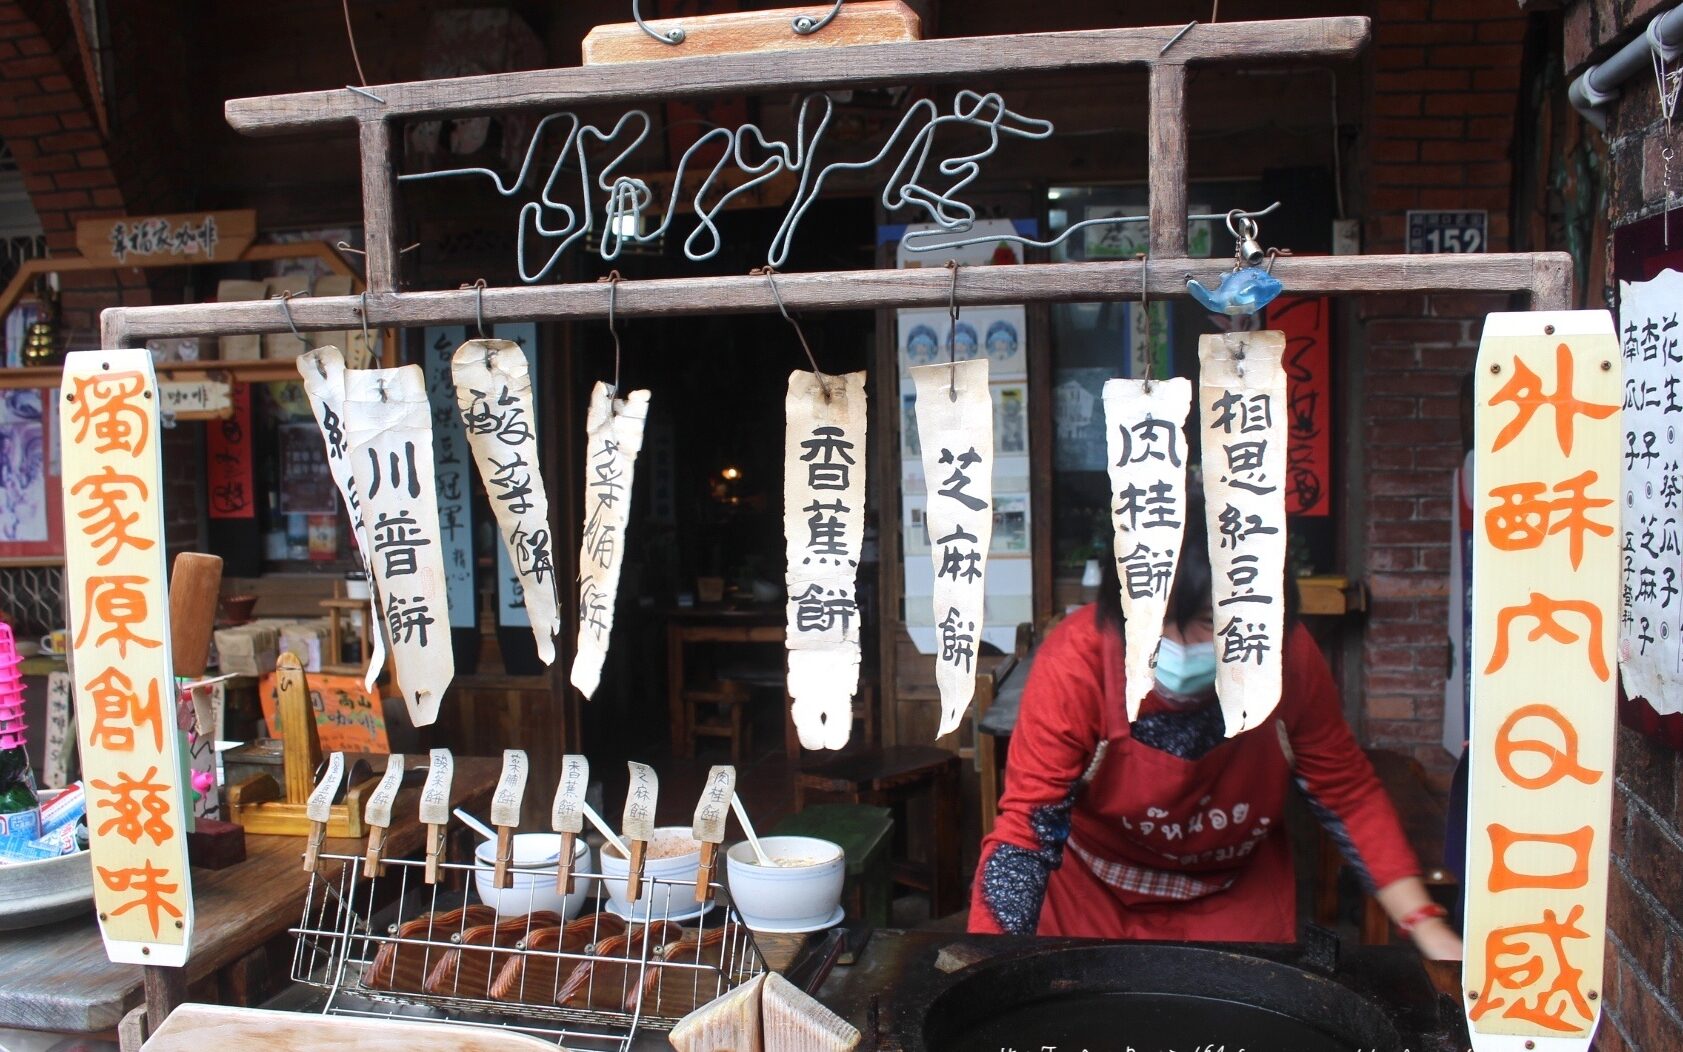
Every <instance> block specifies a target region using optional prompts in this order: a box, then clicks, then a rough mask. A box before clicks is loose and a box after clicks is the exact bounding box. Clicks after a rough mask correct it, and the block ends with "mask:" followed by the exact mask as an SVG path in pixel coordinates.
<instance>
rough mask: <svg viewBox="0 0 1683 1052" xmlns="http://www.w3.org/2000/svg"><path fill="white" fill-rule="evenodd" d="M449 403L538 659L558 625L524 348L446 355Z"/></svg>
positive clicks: (547, 656) (471, 348)
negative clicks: (451, 384)
mask: <svg viewBox="0 0 1683 1052" xmlns="http://www.w3.org/2000/svg"><path fill="white" fill-rule="evenodd" d="M451 368H452V371H453V373H454V376H455V381H456V407H457V409H459V410H460V412H461V419H462V426H463V427H464V428H466V429H467V436H468V445H469V447H471V448H472V449H473V459H474V463H476V464H478V465H479V477H480V478H481V479H483V480H484V482H485V498H486V500H487V501H488V502H489V503H490V505H491V510H492V511H493V512H494V513H495V514H496V517H497V528H498V529H499V530H501V531H502V536H503V546H504V547H505V548H507V549H508V555H509V559H510V560H511V561H512V562H513V564H514V573H515V576H517V577H518V578H519V579H520V595H521V599H522V601H523V603H524V604H525V608H526V615H527V617H528V619H529V620H530V621H531V625H532V636H533V638H534V639H536V640H537V644H538V656H539V657H541V658H542V659H543V662H544V664H546V665H548V664H552V663H553V662H554V661H555V634H556V633H557V632H559V631H560V630H561V614H560V611H559V609H558V605H559V602H560V600H559V598H558V595H557V592H556V587H555V557H554V539H553V538H552V537H551V536H550V532H549V497H548V495H547V494H546V493H545V491H544V485H543V474H542V472H540V471H539V470H538V436H537V429H536V428H535V427H534V426H533V421H534V420H535V418H536V416H535V413H534V412H533V407H532V380H531V376H530V375H529V372H528V368H527V364H526V354H525V352H524V351H522V350H521V349H520V345H519V344H517V343H513V342H511V341H509V340H469V341H468V342H466V343H464V344H462V345H461V347H459V348H457V350H456V354H455V357H454V358H452V359H451Z"/></svg>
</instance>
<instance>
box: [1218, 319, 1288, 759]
mask: <svg viewBox="0 0 1683 1052" xmlns="http://www.w3.org/2000/svg"><path fill="white" fill-rule="evenodd" d="M1285 346H1286V339H1285V334H1284V333H1280V332H1273V331H1265V332H1240V333H1222V334H1217V335H1211V336H1201V337H1199V339H1198V363H1199V369H1198V403H1199V410H1200V415H1201V417H1202V425H1203V447H1202V448H1203V453H1204V457H1203V459H1204V518H1205V527H1206V530H1207V532H1208V534H1209V544H1210V569H1211V573H1212V576H1213V580H1212V582H1211V589H1210V591H1211V600H1212V602H1213V604H1214V607H1215V633H1216V635H1215V645H1216V696H1217V697H1218V698H1220V699H1221V713H1222V716H1223V717H1224V718H1225V720H1226V723H1227V736H1228V737H1229V738H1231V737H1233V736H1234V735H1236V734H1238V733H1240V732H1241V731H1245V730H1249V729H1250V728H1252V727H1255V726H1258V725H1260V724H1261V723H1262V721H1263V720H1265V719H1267V718H1268V714H1269V713H1271V712H1273V711H1274V706H1276V705H1278V704H1279V703H1280V670H1281V668H1282V662H1281V659H1280V658H1281V651H1282V650H1283V649H1284V647H1285V644H1286V639H1285V625H1286V602H1285V595H1284V594H1283V589H1284V588H1285V583H1286V577H1285V574H1286V491H1285V481H1286V443H1287V441H1288V437H1289V436H1288V433H1287V432H1288V426H1287V425H1288V423H1289V421H1288V420H1287V418H1286V416H1287V414H1286V373H1285V370H1284V369H1282V368H1281V366H1280V358H1281V356H1282V355H1283V354H1284V352H1285Z"/></svg>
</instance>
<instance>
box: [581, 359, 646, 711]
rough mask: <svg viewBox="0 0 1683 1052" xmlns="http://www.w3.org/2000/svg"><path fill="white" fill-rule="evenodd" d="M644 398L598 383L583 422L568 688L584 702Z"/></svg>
mask: <svg viewBox="0 0 1683 1052" xmlns="http://www.w3.org/2000/svg"><path fill="white" fill-rule="evenodd" d="M648 416H649V392H647V391H633V392H631V395H630V397H628V398H625V399H618V398H615V397H614V396H613V388H612V387H610V386H608V385H607V384H604V383H598V384H597V385H596V387H595V389H594V390H592V391H591V392H590V412H589V414H588V416H587V417H586V419H585V448H584V542H583V544H581V545H580V546H579V606H578V611H579V645H578V653H577V654H576V655H575V656H574V657H573V669H572V683H573V686H575V687H577V688H578V690H579V693H580V694H583V695H584V696H585V697H586V698H589V697H590V696H591V695H592V694H595V693H596V688H597V686H598V685H599V684H600V683H601V682H602V662H603V661H604V660H606V658H607V656H608V636H609V634H610V633H611V632H612V631H613V627H614V599H615V597H617V596H618V595H619V569H620V564H621V563H623V562H624V561H625V524H626V521H627V520H628V519H629V518H630V515H631V479H632V474H633V472H634V471H635V469H636V466H637V453H638V451H639V450H641V449H642V448H643V423H644V421H645V420H647V419H648Z"/></svg>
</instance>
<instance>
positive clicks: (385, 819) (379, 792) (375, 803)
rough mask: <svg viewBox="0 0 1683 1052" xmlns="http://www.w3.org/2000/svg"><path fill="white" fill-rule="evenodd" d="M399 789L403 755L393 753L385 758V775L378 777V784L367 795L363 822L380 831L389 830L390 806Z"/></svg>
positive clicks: (401, 783) (401, 785) (400, 786)
mask: <svg viewBox="0 0 1683 1052" xmlns="http://www.w3.org/2000/svg"><path fill="white" fill-rule="evenodd" d="M401 788H403V754H402V753H400V752H394V753H392V754H391V755H390V756H388V757H386V773H385V774H383V775H381V776H380V783H379V784H378V785H376V786H375V787H374V791H373V792H372V793H370V794H369V795H368V806H367V807H364V808H363V810H362V817H363V820H364V821H366V822H367V823H368V824H369V825H371V826H377V827H379V828H381V829H389V828H391V824H392V804H393V803H395V802H396V801H397V792H398V790H399V789H401Z"/></svg>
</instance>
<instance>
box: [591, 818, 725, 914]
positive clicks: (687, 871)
mask: <svg viewBox="0 0 1683 1052" xmlns="http://www.w3.org/2000/svg"><path fill="white" fill-rule="evenodd" d="M700 870H701V845H700V844H698V843H696V841H695V839H694V838H693V837H691V836H690V829H689V827H688V826H661V827H659V828H657V829H656V830H655V833H654V839H653V840H650V841H649V848H648V851H646V852H645V853H644V855H643V893H642V895H640V896H639V897H638V899H637V911H636V915H635V919H637V920H643V919H646V918H650V917H652V918H653V919H655V920H662V919H665V918H675V917H684V916H688V915H690V914H693V913H695V911H696V910H697V909H699V908H700V907H701V903H698V902H696V901H695V890H694V888H693V887H692V885H693V884H694V882H695V879H696V874H697V873H698V872H700ZM630 874H631V864H630V862H629V861H627V860H626V858H625V856H623V855H621V854H620V853H619V849H618V848H616V847H614V846H613V845H612V844H603V845H602V883H603V885H604V886H606V887H607V889H608V900H609V904H610V905H611V906H612V907H613V910H614V912H616V913H618V914H619V915H620V916H622V917H632V910H631V899H630V897H629V895H628V892H629V890H630V889H629V888H628V887H627V886H626V884H627V879H626V878H627V877H629V876H630ZM656 877H658V878H660V879H662V880H687V881H690V882H691V883H690V884H688V885H682V884H681V885H675V886H674V885H665V884H662V885H660V886H658V887H657V886H656V885H654V884H652V883H651V882H650V881H651V878H656Z"/></svg>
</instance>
